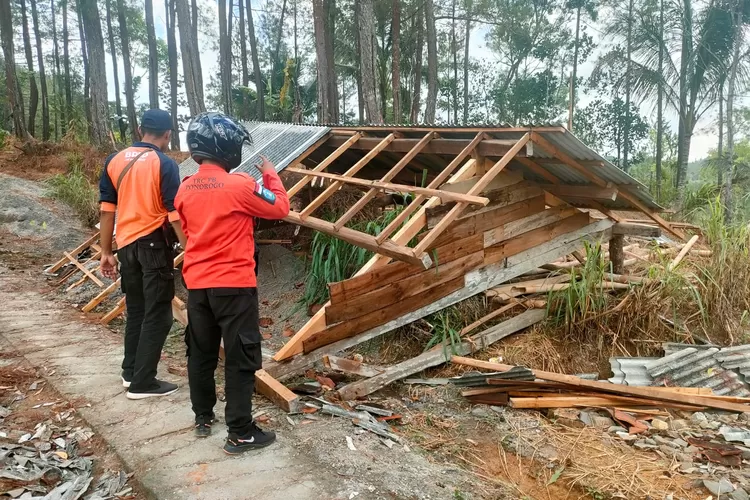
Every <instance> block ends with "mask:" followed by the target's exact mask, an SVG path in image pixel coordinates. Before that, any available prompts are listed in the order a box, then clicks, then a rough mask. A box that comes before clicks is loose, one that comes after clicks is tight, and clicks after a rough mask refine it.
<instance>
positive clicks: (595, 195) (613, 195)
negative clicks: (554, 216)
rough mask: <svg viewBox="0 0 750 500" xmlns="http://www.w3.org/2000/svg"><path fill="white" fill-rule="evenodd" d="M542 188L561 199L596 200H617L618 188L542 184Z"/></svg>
mask: <svg viewBox="0 0 750 500" xmlns="http://www.w3.org/2000/svg"><path fill="white" fill-rule="evenodd" d="M540 187H541V188H542V189H544V190H545V191H547V192H549V193H552V194H553V195H555V196H558V197H560V198H591V199H594V200H611V201H615V200H616V199H617V188H613V187H606V188H600V187H595V186H571V185H570V184H552V185H549V184H547V185H545V184H541V185H540Z"/></svg>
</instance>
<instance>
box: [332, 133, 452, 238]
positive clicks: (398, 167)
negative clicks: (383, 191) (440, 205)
mask: <svg viewBox="0 0 750 500" xmlns="http://www.w3.org/2000/svg"><path fill="white" fill-rule="evenodd" d="M436 136H437V134H436V133H435V132H428V133H427V135H425V136H424V137H423V138H422V139H421V140H420V141H419V142H418V143H417V144H415V145H414V147H413V148H411V149H410V150H409V152H408V153H406V154H405V155H404V157H403V158H401V159H400V160H399V161H398V163H396V164H395V165H394V166H393V168H391V170H389V171H388V173H387V174H385V175H384V176H383V177H382V178H381V179H380V182H390V181H391V180H393V179H394V178H395V177H396V176H397V175H398V174H399V173H400V172H401V171H402V170H403V169H404V167H406V166H407V165H408V164H409V162H410V161H411V160H412V159H413V158H414V157H415V156H417V154H418V153H419V152H420V151H422V149H424V148H425V146H427V144H428V143H429V142H430V141H431V140H433V139H434V138H435V137H436ZM412 192H414V191H412ZM377 193H378V189H376V188H374V187H373V188H371V189H370V190H369V191H368V192H366V193H365V194H364V196H362V198H360V199H359V200H358V201H357V203H355V204H354V205H352V207H351V208H349V210H347V211H346V213H345V214H344V215H342V216H341V217H339V220H337V221H336V224H335V227H336V230H337V231H338V230H339V229H340V228H342V227H344V226H345V225H346V223H347V222H349V221H350V220H351V218H352V217H354V216H355V215H356V214H358V213H359V211H360V210H362V209H363V208H365V205H367V204H368V203H369V202H370V200H372V199H373V198H374V197H375V195H376V194H377ZM422 194H427V193H422ZM441 199H442V198H441Z"/></svg>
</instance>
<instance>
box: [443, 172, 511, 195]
mask: <svg viewBox="0 0 750 500" xmlns="http://www.w3.org/2000/svg"><path fill="white" fill-rule="evenodd" d="M482 175H484V174H480V175H475V176H474V177H472V178H471V179H466V180H465V181H461V182H454V183H448V182H446V183H445V184H443V185H442V186H440V190H441V191H450V192H451V193H468V192H469V191H470V190H471V188H472V187H474V185H476V183H477V182H479V181H480V179H481V178H482ZM521 182H523V174H522V173H521V172H511V171H510V170H504V171H502V172H500V173H499V174H498V175H497V177H495V178H494V179H492V181H491V182H490V183H489V184H488V185H487V187H486V188H485V191H487V192H490V191H497V190H499V189H503V188H507V187H509V186H513V185H515V184H519V183H521Z"/></svg>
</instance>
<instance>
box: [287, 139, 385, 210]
mask: <svg viewBox="0 0 750 500" xmlns="http://www.w3.org/2000/svg"><path fill="white" fill-rule="evenodd" d="M394 139H395V136H394V135H393V134H389V135H388V137H386V138H385V139H382V140H380V139H378V141H379V142H378V144H377V145H376V146H375V147H373V148H372V150H370V151H368V152H367V154H366V155H365V156H364V157H363V158H362V159H361V160H359V161H358V162H357V163H355V164H354V165H352V167H350V168H349V170H347V171H346V172H345V173H344V177H352V176H354V175H356V174H357V172H359V171H360V170H362V169H363V168H364V167H365V166H366V165H367V164H368V163H370V160H372V159H373V158H375V157H376V156H377V155H378V153H380V152H381V151H383V149H385V147H386V146H387V145H388V144H390V143H391V142H392V141H393V140H394ZM360 140H362V139H360ZM357 142H359V141H357ZM354 144H357V143H354ZM322 173H323V172H316V173H315V175H318V174H322ZM312 174H313V172H311V171H310V172H307V175H312ZM341 186H342V184H341V182H340V181H336V182H334V183H333V184H331V185H330V186H328V187H327V188H326V189H325V191H323V192H322V193H320V194H319V195H318V197H317V198H315V199H314V200H313V201H311V202H310V204H309V205H308V206H307V207H306V208H305V209H304V210H303V211H302V212H301V213H300V216H301V218H303V219H304V218H306V217H309V216H310V215H311V214H312V213H313V212H314V211H315V210H317V209H318V208H320V206H321V205H322V204H323V203H325V201H326V200H327V199H328V198H330V197H331V196H333V195H334V193H336V191H338V190H339V189H340V188H341Z"/></svg>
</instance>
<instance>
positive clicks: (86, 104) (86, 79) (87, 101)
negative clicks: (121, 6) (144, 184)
mask: <svg viewBox="0 0 750 500" xmlns="http://www.w3.org/2000/svg"><path fill="white" fill-rule="evenodd" d="M107 1H111V0H107ZM76 11H77V14H78V37H79V39H80V41H81V59H82V60H83V112H84V114H85V115H86V122H87V123H88V132H89V137H93V130H92V129H93V120H92V117H91V92H90V89H91V74H90V72H89V53H88V50H87V49H86V33H85V31H84V29H83V17H81V0H76ZM123 139H124V138H123Z"/></svg>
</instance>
